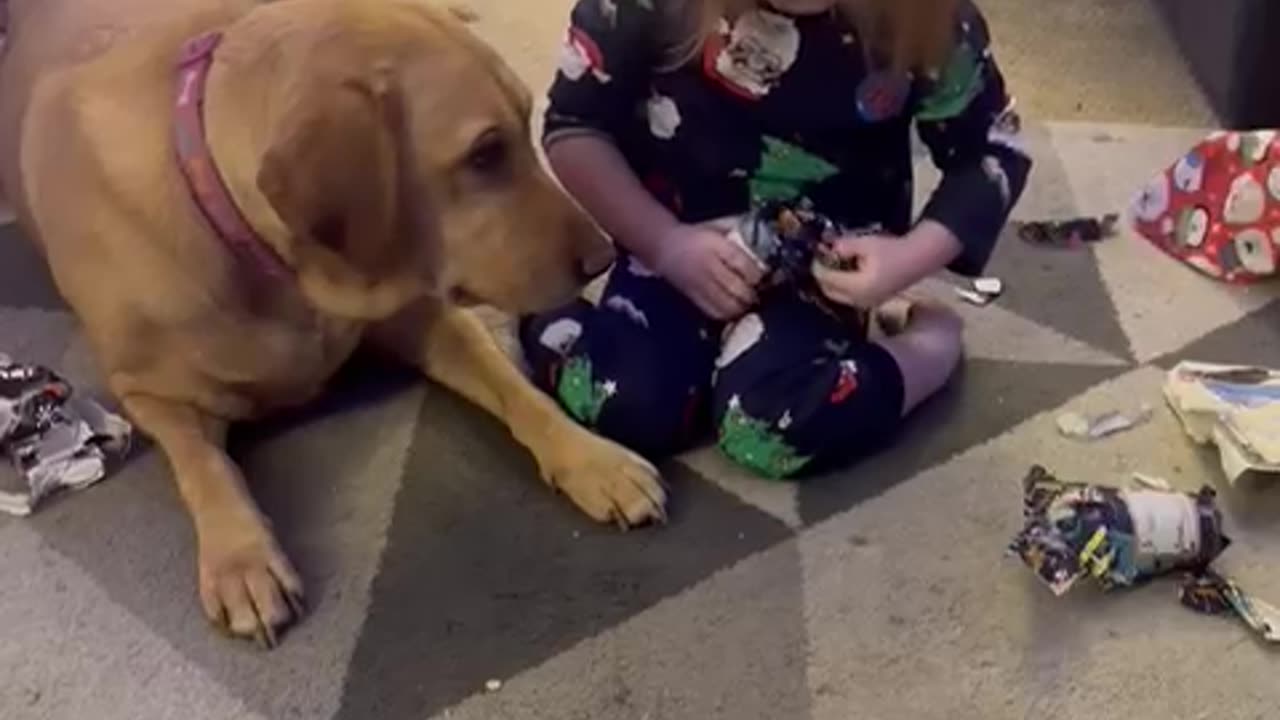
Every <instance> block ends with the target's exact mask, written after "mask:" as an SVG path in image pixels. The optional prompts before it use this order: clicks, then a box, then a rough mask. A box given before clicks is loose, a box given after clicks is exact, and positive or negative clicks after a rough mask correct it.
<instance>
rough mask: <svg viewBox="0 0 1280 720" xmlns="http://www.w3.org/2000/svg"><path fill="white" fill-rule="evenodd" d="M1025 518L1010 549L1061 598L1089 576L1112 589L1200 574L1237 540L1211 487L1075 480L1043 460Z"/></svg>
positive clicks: (1026, 491) (1028, 488) (1032, 476)
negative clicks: (1172, 488)
mask: <svg viewBox="0 0 1280 720" xmlns="http://www.w3.org/2000/svg"><path fill="white" fill-rule="evenodd" d="M1023 519H1024V522H1025V524H1024V527H1023V529H1022V531H1021V532H1019V533H1018V534H1017V536H1016V537H1014V539H1013V541H1012V542H1011V543H1010V545H1009V553H1010V554H1011V555H1013V556H1015V557H1018V558H1020V559H1021V560H1022V561H1023V562H1024V563H1025V564H1026V565H1027V566H1028V567H1029V568H1031V570H1032V571H1033V572H1035V574H1036V576H1037V577H1039V578H1040V579H1041V580H1042V581H1043V582H1044V583H1045V584H1046V585H1047V586H1048V587H1049V589H1050V590H1052V591H1053V593H1054V594H1055V595H1062V594H1064V593H1066V592H1067V591H1068V590H1070V589H1071V588H1072V586H1073V585H1075V583H1076V582H1077V581H1078V580H1080V579H1081V578H1083V577H1093V578H1095V579H1097V580H1098V581H1099V582H1100V583H1101V584H1102V586H1103V587H1104V588H1110V587H1116V586H1130V585H1133V584H1135V583H1137V582H1140V581H1142V580H1144V579H1147V578H1150V577H1155V576H1157V575H1161V574H1164V573H1168V572H1171V571H1174V570H1191V571H1200V570H1203V569H1204V568H1206V567H1208V565H1209V563H1211V562H1213V560H1214V559H1215V558H1217V557H1218V555H1220V554H1221V553H1222V551H1223V550H1224V549H1226V547H1227V545H1229V544H1230V540H1229V539H1228V538H1227V537H1226V536H1225V535H1224V534H1223V532H1222V514H1221V513H1220V512H1219V511H1218V508H1217V504H1216V501H1215V495H1214V492H1213V490H1212V489H1211V488H1208V487H1206V488H1204V489H1203V490H1201V491H1200V492H1199V493H1198V494H1195V495H1190V494H1187V493H1179V492H1162V491H1158V490H1148V489H1134V490H1128V489H1121V488H1113V487H1105V486H1101V485H1089V484H1085V483H1070V482H1064V481H1062V480H1059V479H1058V478H1056V477H1054V476H1053V475H1052V474H1050V473H1049V471H1048V470H1046V469H1044V468H1043V467H1040V466H1038V465H1037V466H1035V467H1033V468H1032V469H1031V471H1030V472H1029V473H1028V474H1027V476H1026V478H1025V479H1024V480H1023Z"/></svg>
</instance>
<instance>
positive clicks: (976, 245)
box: [521, 0, 1030, 477]
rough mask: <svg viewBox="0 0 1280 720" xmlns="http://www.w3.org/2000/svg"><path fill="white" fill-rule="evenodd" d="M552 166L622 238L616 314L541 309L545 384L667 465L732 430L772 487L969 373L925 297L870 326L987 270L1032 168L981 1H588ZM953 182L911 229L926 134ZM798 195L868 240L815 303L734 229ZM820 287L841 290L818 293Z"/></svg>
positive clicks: (725, 445)
mask: <svg viewBox="0 0 1280 720" xmlns="http://www.w3.org/2000/svg"><path fill="white" fill-rule="evenodd" d="M550 99H551V105H550V109H549V111H548V113H547V117H546V134H545V139H544V144H545V148H546V151H547V155H548V158H549V160H550V163H551V165H552V167H553V169H554V170H555V172H556V174H557V175H558V176H559V178H560V180H561V181H562V182H563V184H564V186H565V187H566V188H567V190H568V191H569V193H570V194H572V195H573V196H574V197H575V198H576V199H577V200H578V202H579V203H581V205H582V206H583V207H584V208H585V209H586V210H587V211H588V212H589V213H590V214H591V215H592V216H593V217H594V218H595V219H596V221H597V222H598V223H599V224H600V225H601V227H603V229H604V230H605V231H606V232H608V233H609V234H610V235H611V236H612V237H613V239H614V240H615V242H616V244H617V246H618V249H619V258H618V262H617V263H616V265H615V267H614V271H613V274H612V276H611V277H610V279H609V282H608V284H607V287H606V289H605V290H604V294H603V296H602V298H601V299H600V302H599V304H598V306H593V305H590V304H588V303H587V302H585V301H580V302H577V303H575V304H573V305H571V306H570V307H566V308H563V309H562V310H560V311H556V312H552V313H549V314H546V315H543V316H538V317H532V318H525V319H524V321H523V322H522V323H521V343H522V345H523V347H524V349H525V352H526V355H527V357H528V358H529V361H530V364H531V365H532V367H533V370H534V373H535V377H536V378H537V380H538V382H539V383H540V384H542V386H543V387H544V388H545V389H546V390H547V391H548V392H550V393H552V394H554V395H555V396H556V397H557V398H558V399H559V401H560V402H561V403H562V404H563V406H564V407H565V409H566V410H567V411H568V412H569V413H570V414H571V415H573V416H574V417H576V418H577V419H578V420H579V421H580V422H582V423H584V424H586V425H587V426H589V427H591V428H593V429H594V430H595V431H597V432H599V433H601V434H603V435H605V436H607V437H610V438H612V439H614V440H617V441H618V442H621V443H622V444H624V445H627V446H629V447H631V448H633V449H635V450H637V451H639V452H642V453H645V454H648V455H650V456H656V457H662V456H666V455H670V454H673V453H676V452H679V451H681V450H684V449H686V448H688V447H689V446H690V445H692V444H694V443H696V442H698V441H699V440H701V439H702V438H703V437H704V436H705V435H706V433H707V430H708V429H710V428H712V427H713V428H714V429H715V431H716V432H717V434H718V437H719V444H720V447H721V448H722V450H723V451H724V452H725V453H726V454H727V455H728V456H729V457H730V458H731V459H733V460H734V461H736V462H738V463H741V464H742V465H744V466H746V467H747V468H749V469H751V470H753V471H755V472H757V473H760V474H762V475H766V476H769V477H789V476H793V475H796V474H798V473H801V472H802V471H812V470H816V469H819V468H824V467H830V466H832V465H834V464H839V463H844V462H848V461H849V460H851V459H854V458H856V457H858V456H860V455H864V454H866V453H869V452H873V451H875V450H877V449H879V448H881V447H883V446H884V445H885V444H886V443H887V442H888V441H889V440H890V439H891V437H892V435H893V433H894V431H895V429H896V428H897V427H898V426H899V424H900V422H901V419H902V418H903V416H904V415H906V414H907V413H909V412H910V411H911V410H912V409H913V408H915V407H916V406H917V405H918V404H919V403H920V402H921V401H923V400H924V399H926V398H927V397H928V396H930V395H931V394H933V393H934V392H936V391H937V390H938V389H940V388H941V387H942V386H943V385H944V384H945V382H946V381H947V378H948V377H949V376H950V375H951V373H952V372H953V371H954V369H955V367H956V365H957V363H958V361H959V358H960V335H961V327H960V322H959V320H958V319H957V318H956V317H955V316H954V315H952V314H951V313H949V312H948V311H946V310H944V309H941V308H940V307H939V306H936V305H932V304H918V305H916V306H915V307H914V308H913V310H912V311H911V312H910V314H909V315H908V316H907V319H906V321H905V322H903V323H901V324H900V326H899V327H897V328H895V330H896V332H894V334H892V335H891V336H889V337H885V338H882V339H878V340H876V341H872V340H870V339H869V338H868V337H867V332H866V324H865V323H864V322H858V321H854V322H850V321H849V320H848V319H847V318H848V317H849V315H851V314H852V315H855V316H858V315H860V314H861V313H859V312H852V313H850V312H844V313H841V312H831V311H830V310H831V308H830V307H828V306H829V305H830V304H831V303H838V304H840V305H842V306H846V307H848V308H860V309H873V308H877V307H879V306H881V305H882V304H883V303H884V302H885V301H888V300H890V299H892V298H893V297H894V296H895V295H897V294H898V293H900V292H901V291H903V290H905V289H907V288H909V287H910V286H912V285H913V284H915V283H916V282H918V281H920V280H921V279H923V278H925V277H927V276H929V275H931V274H933V273H935V272H936V271H938V270H939V269H941V268H943V267H949V268H950V269H951V270H952V271H954V272H957V273H960V274H964V275H975V274H977V273H979V272H980V271H981V270H982V268H983V266H984V264H985V263H986V261H987V258H988V257H989V256H990V254H991V251H992V248H993V246H994V244H995V241H996V237H997V235H998V233H999V231H1000V229H1001V227H1002V226H1003V225H1004V223H1005V220H1006V219H1007V216H1008V213H1009V211H1010V209H1011V207H1012V206H1013V204H1014V203H1015V202H1016V201H1017V198H1018V196H1019V195H1020V193H1021V192H1022V189H1023V187H1024V185H1025V182H1026V178H1027V174H1028V172H1029V170H1030V161H1029V160H1028V158H1027V157H1026V156H1025V155H1023V154H1022V152H1021V151H1020V150H1019V149H1018V145H1017V143H1016V138H1015V137H1014V134H1015V133H1016V129H1017V119H1016V116H1014V115H1013V113H1012V103H1011V101H1010V98H1009V96H1008V95H1006V93H1005V88H1004V82H1003V80H1002V78H1001V76H1000V74H999V72H998V70H997V69H996V65H995V63H994V61H993V60H992V57H991V53H990V51H989V50H988V36H987V27H986V24H985V22H984V21H983V19H982V17H981V16H980V15H979V13H978V11H977V9H976V8H974V7H973V6H972V5H971V4H970V3H969V2H968V1H967V0H579V2H578V4H577V6H576V7H575V8H574V10H573V15H572V26H571V28H570V30H569V37H568V42H567V44H566V48H565V54H564V56H563V57H562V62H561V67H560V72H559V75H558V76H557V78H556V80H555V83H554V85H553V87H552V88H551V93H550ZM913 123H914V124H915V126H916V127H917V128H918V132H919V134H920V136H921V138H922V139H923V141H924V143H925V144H926V145H927V146H928V147H929V149H930V151H931V153H932V156H933V159H934V161H935V163H936V164H937V165H938V166H939V168H940V169H941V170H942V172H943V179H942V182H941V184H940V186H939V187H938V188H937V190H936V191H935V192H934V194H933V196H932V199H931V200H930V201H929V203H928V204H927V205H926V207H925V208H924V211H923V213H922V215H921V217H920V219H919V220H917V221H916V222H915V223H914V224H913V223H912V207H911V205H912V196H913V192H912V172H911V171H912V159H911V146H910V130H911V126H912V125H913ZM775 202H786V203H796V202H803V203H805V204H806V205H807V206H809V207H811V208H812V209H814V210H816V211H817V212H820V213H822V214H824V215H826V216H828V217H830V218H831V219H833V220H834V221H836V223H838V225H839V226H840V227H842V228H847V229H850V230H857V231H858V232H856V233H851V234H849V235H847V236H845V237H841V238H839V239H838V240H836V241H835V243H834V245H833V250H834V252H835V253H836V254H837V255H838V256H839V257H840V258H841V259H842V260H843V261H844V262H841V263H839V266H840V267H844V268H851V269H847V270H835V269H831V268H830V267H827V266H823V265H821V264H815V266H814V268H813V270H812V272H813V279H815V280H816V287H817V288H819V289H820V294H819V293H813V294H810V295H806V294H805V293H801V292H796V291H795V289H794V288H786V287H782V288H765V287H764V286H761V284H760V283H761V280H762V278H763V276H764V269H763V268H762V267H761V265H760V263H759V262H757V260H756V259H755V258H754V257H753V256H752V254H751V253H750V252H748V250H747V249H746V248H745V247H744V246H743V245H742V244H741V243H740V242H735V241H734V240H733V239H731V237H730V236H729V234H727V233H726V232H725V227H726V224H725V223H724V222H723V219H724V218H727V217H735V216H742V215H743V214H744V213H747V212H749V211H751V210H752V209H754V208H757V207H760V206H761V205H762V204H767V203H775ZM822 296H825V297H822Z"/></svg>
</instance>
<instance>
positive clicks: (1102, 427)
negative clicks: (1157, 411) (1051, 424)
mask: <svg viewBox="0 0 1280 720" xmlns="http://www.w3.org/2000/svg"><path fill="white" fill-rule="evenodd" d="M1153 414H1154V411H1153V410H1152V409H1151V408H1150V407H1149V406H1147V405H1143V406H1142V407H1140V408H1138V411H1137V412H1135V413H1123V412H1108V413H1103V414H1101V415H1095V416H1086V415H1082V414H1080V413H1077V412H1067V413H1063V414H1061V415H1059V416H1058V417H1057V421H1056V423H1057V425H1058V432H1059V433H1061V434H1062V435H1064V436H1066V437H1069V438H1075V439H1076V440H1101V439H1102V438H1105V437H1108V436H1111V435H1115V434H1116V433H1122V432H1124V431H1126V430H1132V429H1133V428H1135V427H1137V426H1139V425H1142V424H1143V423H1146V422H1147V421H1148V420H1150V419H1151V416H1152V415H1153Z"/></svg>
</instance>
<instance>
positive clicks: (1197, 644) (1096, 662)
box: [799, 368, 1280, 720]
mask: <svg viewBox="0 0 1280 720" xmlns="http://www.w3.org/2000/svg"><path fill="white" fill-rule="evenodd" d="M1162 381H1163V373H1162V372H1161V371H1160V370H1158V369H1155V368H1145V369H1138V370H1135V371H1132V372H1130V373H1128V374H1126V375H1124V376H1121V377H1119V378H1116V379H1115V380H1112V381H1109V382H1106V383H1103V384H1101V385H1099V386H1096V387H1094V388H1092V389H1091V390H1089V391H1088V392H1086V393H1084V394H1083V395H1081V396H1079V397H1076V398H1073V399H1071V400H1069V401H1068V402H1066V403H1064V404H1063V405H1061V406H1059V407H1056V408H1053V409H1051V410H1048V411H1046V412H1044V413H1041V414H1038V415H1036V416H1034V417H1032V418H1030V419H1029V420H1027V421H1026V422H1023V423H1021V424H1019V425H1018V426H1016V427H1014V428H1013V429H1011V430H1010V431H1009V432H1007V433H1004V434H1003V435H1001V436H999V437H997V438H995V439H993V440H992V441H990V442H987V443H984V444H982V445H980V446H977V447H974V448H972V449H970V450H968V451H966V452H965V453H963V454H961V455H959V456H957V457H955V458H954V459H952V460H949V461H947V462H945V463H943V464H941V465H938V466H935V467H933V468H931V469H929V470H926V471H924V472H922V473H920V474H919V475H917V476H916V477H914V478H913V479H912V480H910V481H909V482H905V483H902V484H900V485H898V486H896V487H894V488H892V489H890V490H888V491H886V492H885V493H884V494H882V495H880V496H878V497H876V498H873V499H871V500H868V501H867V502H865V503H863V504H861V505H859V506H857V507H854V508H853V509H851V510H849V511H848V512H845V513H842V514H840V515H838V516H834V517H832V518H831V519H829V520H828V521H826V522H824V523H822V524H820V525H817V526H815V527H814V528H813V529H812V530H810V531H808V532H806V533H805V534H803V535H802V536H801V537H800V539H799V544H800V546H801V548H802V553H803V556H804V562H805V593H804V597H805V600H806V613H805V616H806V619H807V621H808V627H809V639H810V644H811V648H812V654H811V659H810V663H809V680H810V684H811V687H814V688H815V701H814V713H813V716H814V718H815V719H816V720H845V719H846V718H848V717H849V709H850V708H857V716H858V717H865V718H898V717H910V718H914V719H917V720H944V719H945V720H1014V719H1015V718H1027V717H1053V718H1064V719H1079V720H1084V719H1085V718H1096V717H1108V718H1123V717H1142V718H1148V717H1150V718H1154V717H1188V718H1195V717H1213V716H1215V715H1218V714H1221V712H1222V708H1223V707H1224V706H1225V705H1224V704H1225V703H1230V707H1231V714H1232V716H1233V717H1264V716H1267V715H1268V714H1269V713H1270V712H1272V708H1274V707H1275V699H1276V693H1275V692H1274V691H1272V690H1269V689H1268V690H1263V688H1274V683H1273V681H1272V680H1271V678H1273V677H1274V673H1275V663H1274V662H1273V661H1274V659H1275V658H1274V656H1273V654H1271V653H1269V652H1268V651H1267V648H1266V647H1264V646H1262V645H1260V644H1259V643H1258V642H1256V639H1255V638H1254V637H1252V636H1251V635H1250V634H1249V632H1248V631H1247V630H1246V629H1245V627H1244V626H1243V625H1242V624H1241V623H1239V622H1236V621H1234V620H1229V619H1226V618H1221V617H1205V616H1201V615H1197V614H1195V613H1193V612H1190V611H1189V610H1187V609H1185V608H1183V607H1182V606H1181V605H1180V604H1179V603H1178V600H1177V593H1176V591H1175V587H1176V583H1177V578H1170V579H1167V580H1159V581H1156V582H1153V583H1151V584H1150V585H1148V586H1145V587H1142V588H1138V589H1133V590H1128V591H1116V592H1113V593H1109V594H1102V593H1100V592H1098V591H1097V590H1096V588H1092V587H1087V586H1081V587H1078V588H1076V589H1074V590H1073V591H1072V592H1070V593H1069V594H1068V595H1066V596H1065V597H1062V598H1055V597H1054V596H1053V595H1052V593H1050V592H1049V591H1048V590H1047V589H1046V588H1045V587H1044V586H1043V585H1042V584H1041V583H1040V582H1039V581H1038V580H1036V579H1035V578H1034V577H1033V576H1032V574H1031V573H1030V571H1029V570H1027V569H1026V568H1025V567H1024V566H1023V565H1021V564H1020V563H1019V562H1018V561H1016V560H1013V559H1010V558H1008V557H1006V556H1005V554H1004V551H1005V547H1006V545H1007V543H1008V542H1009V540H1010V539H1011V538H1012V537H1013V534H1014V533H1015V532H1016V531H1017V530H1018V529H1019V528H1020V527H1021V523H1022V490H1021V480H1022V477H1023V475H1024V474H1025V472H1026V470H1027V469H1028V468H1029V467H1030V466H1031V465H1032V464H1033V463H1041V464H1044V465H1045V466H1046V467H1048V468H1049V469H1050V470H1051V471H1053V472H1055V473H1057V474H1059V475H1060V477H1062V478H1063V479H1065V480H1074V481H1084V482H1103V483H1110V484H1118V483H1124V482H1125V481H1126V480H1127V479H1128V478H1129V476H1130V475H1131V474H1132V473H1133V472H1134V471H1141V472H1145V473H1149V474H1152V475H1158V476H1162V477H1165V478H1166V479H1168V480H1169V481H1170V482H1171V483H1172V484H1173V485H1174V486H1175V487H1177V488H1180V489H1184V490H1193V489H1195V488H1197V487H1199V486H1200V484H1201V483H1204V482H1206V481H1208V482H1210V483H1212V482H1213V481H1214V479H1215V478H1216V477H1217V476H1218V475H1217V473H1218V471H1217V468H1216V466H1215V462H1214V461H1213V459H1212V458H1211V457H1208V456H1206V454H1205V453H1203V452H1201V451H1200V450H1199V449H1198V448H1196V447H1194V446H1193V445H1192V444H1191V443H1189V442H1188V441H1187V440H1186V438H1185V437H1184V436H1183V433H1182V430H1181V428H1180V427H1179V425H1178V423H1177V421H1176V420H1175V419H1174V418H1173V417H1172V415H1171V413H1169V412H1168V411H1166V410H1164V409H1163V408H1160V409H1159V411H1158V412H1157V414H1156V416H1155V418H1154V419H1153V420H1152V422H1150V423H1149V424H1147V425H1144V426H1141V427H1139V428H1137V429H1135V430H1133V431H1131V432H1129V433H1125V434H1122V435H1118V436H1115V437H1113V438H1111V439H1110V440H1107V441H1103V442H1096V443H1092V444H1088V445H1085V444H1080V443H1078V442H1076V441H1073V440H1068V439H1066V438H1063V437H1061V436H1059V434H1058V432H1057V430H1056V428H1055V417H1056V415H1057V414H1058V413H1059V412H1061V411H1062V410H1064V409H1079V410H1082V411H1086V412H1096V411H1101V410H1104V409H1108V408H1116V407H1118V406H1124V405H1127V404H1130V403H1133V402H1135V401H1137V400H1140V399H1146V400H1148V401H1150V402H1152V403H1153V404H1154V403H1158V402H1159V398H1160V388H1161V383H1162ZM1219 488H1220V489H1222V490H1223V502H1222V504H1223V506H1224V508H1225V509H1226V510H1227V513H1228V527H1229V528H1230V529H1231V532H1232V533H1234V534H1235V535H1236V540H1237V544H1236V545H1233V546H1232V547H1231V548H1230V549H1228V551H1227V553H1226V555H1224V557H1223V558H1222V559H1221V561H1220V563H1219V566H1220V569H1221V570H1222V571H1224V572H1227V573H1230V574H1232V575H1234V576H1235V577H1236V578H1237V579H1238V580H1239V581H1240V582H1241V583H1243V584H1244V585H1245V587H1248V588H1249V589H1250V590H1251V591H1253V592H1256V593H1258V594H1259V596H1260V597H1277V596H1280V575H1277V574H1276V573H1275V572H1274V558H1275V557H1276V553H1277V551H1280V531H1277V529H1276V525H1275V522H1274V519H1275V514H1274V512H1275V508H1276V507H1277V505H1278V503H1277V501H1280V486H1275V485H1271V486H1264V487H1256V488H1252V489H1245V488H1238V489H1235V490H1226V489H1225V488H1223V486H1222V485H1219ZM1257 505H1264V506H1266V507H1267V508H1269V510H1270V516H1269V517H1270V520H1267V521H1263V520H1262V518H1261V513H1253V515H1252V520H1251V521H1250V520H1249V519H1247V518H1246V516H1245V515H1244V514H1242V513H1240V512H1238V511H1237V509H1236V508H1237V506H1245V507H1247V506H1257ZM920 678H929V681H928V682H927V683H921V682H920ZM1153 678H1154V679H1155V680H1153ZM1153 682H1154V683H1155V684H1154V685H1153V684H1152V683H1153ZM1140 686H1141V687H1148V688H1153V689H1154V691H1153V692H1144V693H1135V692H1134V688H1136V687H1140ZM817 688H823V689H825V691H824V692H817V690H816V689H817ZM1082 693H1084V694H1083V695H1082Z"/></svg>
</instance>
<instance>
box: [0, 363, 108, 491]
mask: <svg viewBox="0 0 1280 720" xmlns="http://www.w3.org/2000/svg"><path fill="white" fill-rule="evenodd" d="M131 435H132V427H131V426H130V425H129V423H128V422H127V421H125V420H124V419H123V418H120V417H118V416H116V415H113V414H111V413H109V412H107V411H106V410H104V409H103V408H102V407H101V406H100V405H98V404H97V403H95V402H93V401H92V400H90V399H88V398H85V397H83V396H80V395H77V394H76V393H75V391H74V390H73V388H72V387H71V385H70V384H68V383H67V382H66V381H65V380H63V379H62V378H61V377H59V376H58V375H57V374H55V373H54V372H53V371H51V370H49V369H47V368H42V367H39V366H33V365H22V364H16V363H14V362H13V361H11V360H10V359H9V358H8V357H7V356H5V355H3V354H0V455H4V456H5V457H7V458H9V460H10V461H11V462H12V464H13V466H14V468H15V469H16V470H17V473H18V476H19V486H20V487H19V488H13V489H12V491H9V490H10V489H9V488H4V489H0V511H2V512H6V513H9V514H11V515H30V514H31V513H32V512H33V511H34V510H35V509H36V507H37V506H38V505H39V504H40V502H41V501H42V500H44V499H45V498H47V497H49V496H50V495H52V494H54V493H56V492H58V491H59V490H63V489H66V490H80V489H83V488H86V487H88V486H90V485H92V484H94V483H96V482H98V481H99V480H101V479H102V478H103V477H105V476H106V472H107V461H108V458H109V457H110V456H117V457H118V456H121V455H123V454H125V453H126V452H128V448H129V441H130V438H131Z"/></svg>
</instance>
